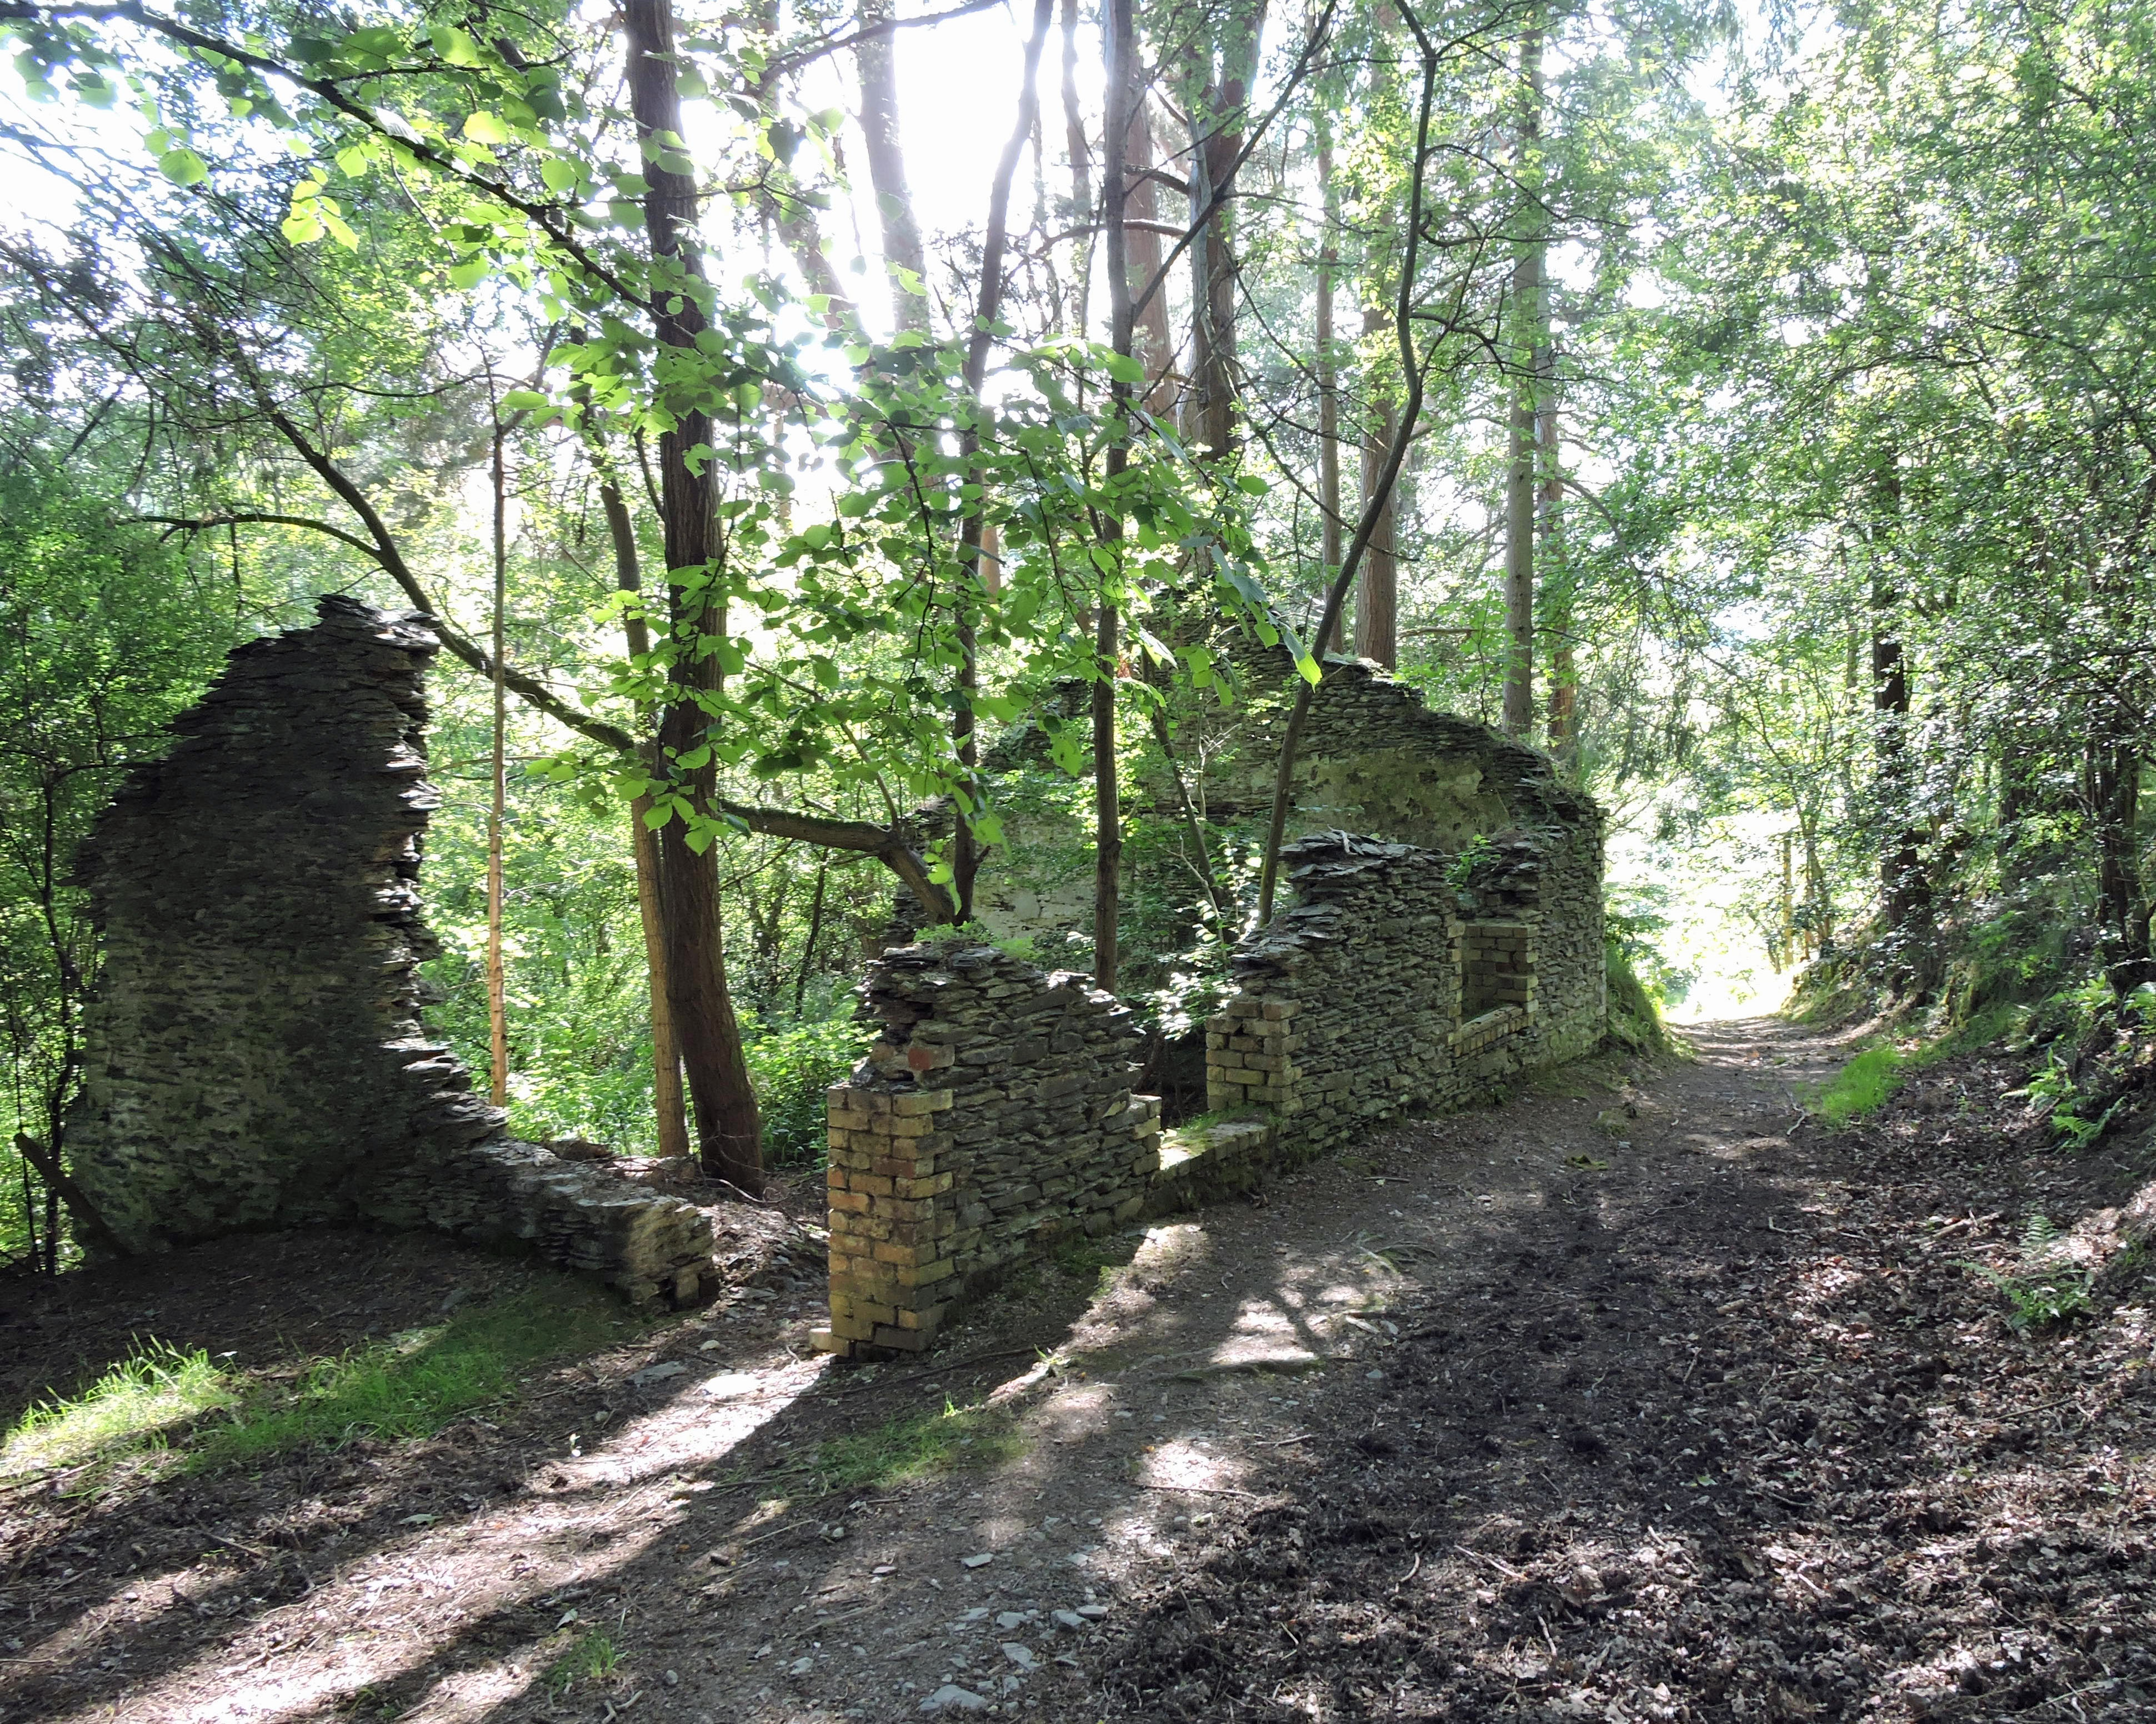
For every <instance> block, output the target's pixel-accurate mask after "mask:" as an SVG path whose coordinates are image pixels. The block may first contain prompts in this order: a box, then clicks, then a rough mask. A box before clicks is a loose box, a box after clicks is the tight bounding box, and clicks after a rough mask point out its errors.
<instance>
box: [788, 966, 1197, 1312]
mask: <svg viewBox="0 0 2156 1724" xmlns="http://www.w3.org/2000/svg"><path fill="white" fill-rule="evenodd" d="M861 993H862V1006H861V1012H862V1015H863V1016H864V1017H865V1018H869V1019H870V1021H872V1022H875V1024H877V1025H878V1026H879V1034H878V1036H877V1039H876V1041H875V1044H874V1045H873V1046H872V1047H871V1049H870V1053H869V1056H868V1058H867V1059H866V1060H863V1061H862V1062H861V1064H860V1065H859V1066H858V1067H856V1068H855V1071H854V1073H853V1075H852V1076H851V1077H850V1079H849V1080H847V1081H846V1082H845V1083H844V1084H842V1085H839V1086H838V1087H836V1088H834V1090H832V1091H831V1092H830V1116H829V1117H830V1143H831V1150H830V1167H829V1174H828V1176H827V1177H828V1179H829V1186H830V1199H829V1200H830V1226H831V1248H830V1249H831V1324H830V1327H829V1329H828V1330H825V1331H820V1332H819V1335H818V1337H817V1340H818V1344H819V1346H822V1347H825V1348H826V1349H828V1350H829V1351H833V1352H840V1353H854V1352H877V1351H883V1350H896V1351H901V1352H912V1351H917V1350H918V1349H920V1348H921V1347H925V1346H927V1342H928V1341H929V1338H930V1337H932V1335H933V1334H934V1333H935V1331H936V1330H937V1327H938V1326H940V1325H941V1323H942V1321H943V1319H944V1317H945V1316H947V1314H948V1312H949V1311H950V1310H951V1308H952V1306H953V1305H954V1304H955V1303H956V1302H957V1301H959V1300H961V1299H962V1298H963V1297H964V1296H965V1295H966V1294H967V1293H968V1291H971V1290H978V1289H979V1288H980V1287H981V1286H982V1285H985V1284H986V1283H988V1281H990V1280H993V1277H994V1276H995V1275H997V1273H998V1271H1000V1270H1003V1269H1004V1268H1005V1267H1006V1266H1007V1265H1009V1264H1011V1263H1013V1262H1014V1261H1016V1260H1019V1259H1020V1258H1023V1257H1024V1256H1026V1255H1029V1253H1031V1252H1033V1251H1034V1250H1036V1249H1039V1248H1041V1247H1043V1246H1045V1245H1047V1244H1050V1243H1052V1242H1053V1241H1055V1240H1056V1239H1062V1238H1065V1237H1068V1236H1070V1235H1071V1234H1100V1233H1104V1232H1106V1230H1107V1229H1110V1228H1111V1227H1113V1226H1114V1225H1116V1224H1117V1223H1118V1222H1122V1221H1128V1220H1131V1219H1134V1218H1135V1217H1137V1215H1138V1214H1140V1213H1142V1211H1143V1210H1144V1208H1145V1206H1146V1202H1147V1196H1148V1193H1150V1191H1151V1189H1152V1183H1153V1178H1154V1175H1155V1173H1156V1172H1157V1170H1158V1167H1159V1165H1160V1142H1159V1140H1160V1103H1159V1101H1158V1099H1157V1098H1155V1097H1153V1096H1150V1095H1133V1094H1132V1090H1131V1085H1132V1080H1133V1079H1134V1078H1135V1077H1136V1076H1137V1070H1138V1068H1137V1062H1136V1061H1135V1060H1133V1059H1132V1054H1133V1053H1134V1052H1135V1050H1136V1049H1137V1044H1138V1042H1139V1036H1138V1033H1137V1030H1136V1029H1134V1028H1133V1027H1132V1012H1131V1009H1130V1008H1129V1007H1127V1006H1126V1005H1124V1004H1123V1003H1122V1002H1121V1001H1119V1000H1117V999H1116V998H1115V996H1114V995H1112V994H1110V993H1102V992H1101V990H1099V989H1097V988H1091V987H1089V986H1088V985H1087V984H1086V981H1085V978H1084V977H1080V976H1075V975H1072V974H1070V973H1068V972H1062V971H1051V972H1047V973H1045V974H1044V973H1043V972H1041V971H1039V970H1038V969H1036V968H1034V966H1032V965H1031V964H1028V963H1024V962H1021V961H1019V959H1016V958H1014V957H1009V956H1007V955H1006V954H1005V953H1004V952H1000V951H998V949H997V948H996V947H993V946H981V945H974V944H970V943H967V942H962V941H943V942H927V943H924V944H921V945H915V946H908V947H901V948H899V949H898V950H896V951H893V952H885V954H884V955H883V956H882V957H880V958H877V959H875V960H873V961H872V962H870V965H869V969H868V977H867V979H866V980H865V982H864V983H863V984H862V989H861Z"/></svg>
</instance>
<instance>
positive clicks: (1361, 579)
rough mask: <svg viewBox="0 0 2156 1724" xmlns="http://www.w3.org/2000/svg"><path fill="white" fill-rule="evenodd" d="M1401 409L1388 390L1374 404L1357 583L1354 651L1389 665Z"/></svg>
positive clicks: (1394, 648)
mask: <svg viewBox="0 0 2156 1724" xmlns="http://www.w3.org/2000/svg"><path fill="white" fill-rule="evenodd" d="M1385 322H1386V317H1385V314H1384V313H1383V311H1380V310H1369V311H1366V312H1364V313H1363V333H1364V334H1365V335H1370V334H1373V333H1375V332H1376V331H1378V330H1381V329H1383V327H1384V326H1385ZM1398 431H1399V405H1398V403H1395V402H1394V400H1393V398H1392V396H1391V393H1390V391H1389V389H1388V390H1387V391H1386V392H1385V393H1383V394H1381V395H1379V396H1378V398H1376V399H1374V400H1373V401H1372V402H1371V403H1370V425H1369V430H1368V434H1367V435H1366V436H1365V437H1364V438H1363V506H1364V507H1365V508H1369V507H1371V506H1372V505H1375V507H1376V510H1377V514H1376V516H1375V524H1374V525H1373V527H1372V528H1371V531H1370V544H1369V548H1368V550H1366V551H1365V552H1363V567H1362V570H1361V572H1359V573H1358V576H1357V577H1356V583H1355V655H1356V657H1358V658H1359V659H1375V660H1376V661H1377V662H1378V664H1382V665H1383V666H1384V667H1385V668H1386V669H1387V670H1391V669H1392V668H1393V667H1394V665H1395V664H1398V663H1399V558H1398V557H1397V556H1396V555H1395V554H1394V529H1395V526H1396V524H1397V522H1398V520H1399V480H1398V478H1397V476H1395V478H1394V481H1393V482H1392V483H1391V484H1389V485H1384V474H1385V470H1386V459H1387V457H1388V456H1389V454H1391V452H1392V447H1393V441H1394V437H1395V436H1396V435H1397V434H1398ZM1395 473H1396V475H1397V469H1395ZM1380 485H1384V489H1383V491H1382V492H1380V490H1379V489H1378V487H1379V486H1380Z"/></svg>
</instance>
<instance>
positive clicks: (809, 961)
mask: <svg viewBox="0 0 2156 1724" xmlns="http://www.w3.org/2000/svg"><path fill="white" fill-rule="evenodd" d="M830 872H831V859H830V857H829V856H828V855H825V856H819V857H818V858H817V859H816V890H815V893H814V895H813V896H812V897H810V899H809V900H808V940H807V942H805V943H803V946H802V947H801V973H800V974H799V975H798V976H796V977H794V978H793V1016H794V1018H795V1020H796V1021H797V1022H798V1020H799V1018H800V1016H801V1008H802V1003H803V1001H804V1000H806V999H807V998H808V978H809V977H811V976H813V975H814V974H815V973H816V942H817V941H818V940H819V938H821V937H822V936H823V932H824V883H825V881H826V880H828V879H829V875H830Z"/></svg>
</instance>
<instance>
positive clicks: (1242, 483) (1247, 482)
mask: <svg viewBox="0 0 2156 1724" xmlns="http://www.w3.org/2000/svg"><path fill="white" fill-rule="evenodd" d="M1235 489H1236V490H1239V491H1240V492H1242V493H1243V495H1245V496H1248V497H1262V496H1263V495H1265V493H1266V492H1267V491H1269V490H1271V489H1272V486H1271V485H1270V484H1269V483H1268V482H1267V481H1265V480H1262V479H1260V478H1259V477H1258V475H1256V474H1255V473H1245V475H1243V476H1242V477H1241V478H1240V479H1239V480H1236V481H1235Z"/></svg>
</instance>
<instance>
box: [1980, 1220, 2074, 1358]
mask: <svg viewBox="0 0 2156 1724" xmlns="http://www.w3.org/2000/svg"><path fill="white" fill-rule="evenodd" d="M2061 1238H2062V1235H2061V1234H2060V1232H2059V1229H2058V1227H2057V1225H2056V1224H2055V1223H2054V1222H2053V1221H2052V1219H2051V1217H2050V1216H2048V1215H2045V1214H2042V1213H2037V1214H2035V1215H2031V1216H2030V1218H2029V1219H2028V1221H2027V1223H2026V1224H2025V1225H2024V1226H2023V1228H2022V1229H2021V1249H2020V1252H2019V1254H2018V1256H2019V1261H2018V1262H2017V1264H2016V1265H2015V1268H2014V1269H2013V1270H2010V1271H2004V1272H2002V1271H2000V1270H1995V1269H1993V1268H1991V1267H1989V1265H1985V1264H1981V1263H1971V1264H1967V1265H1964V1267H1966V1268H1968V1269H1970V1270H1974V1271H1975V1273H1976V1274H1978V1275H1981V1276H1982V1277H1983V1278H1984V1280H1987V1281H1989V1282H1990V1283H1991V1285H1993V1286H1994V1287H1995V1288H1997V1289H1998V1290H1999V1292H2000V1293H2001V1294H2003V1295H2005V1299H2006V1326H2007V1327H2008V1328H2010V1329H2011V1330H2012V1331H2014V1332H2015V1334H2017V1335H2021V1334H2025V1333H2027V1332H2028V1331H2030V1330H2032V1329H2041V1328H2045V1327H2047V1326H2050V1325H2051V1324H2054V1323H2066V1322H2071V1321H2074V1320H2075V1319H2076V1318H2078V1317H2082V1316H2087V1314H2088V1311H2089V1307H2090V1302H2091V1301H2090V1295H2091V1294H2092V1292H2093V1291H2094V1290H2095V1285H2096V1278H2095V1276H2094V1275H2092V1274H2091V1273H2090V1271H2089V1270H2087V1269H2085V1268H2083V1267H2082V1265H2079V1264H2077V1263H2076V1262H2075V1261H2074V1260H2073V1259H2072V1258H2071V1256H2069V1255H2067V1254H2066V1252H2065V1251H2064V1250H2063V1249H2061Z"/></svg>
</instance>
